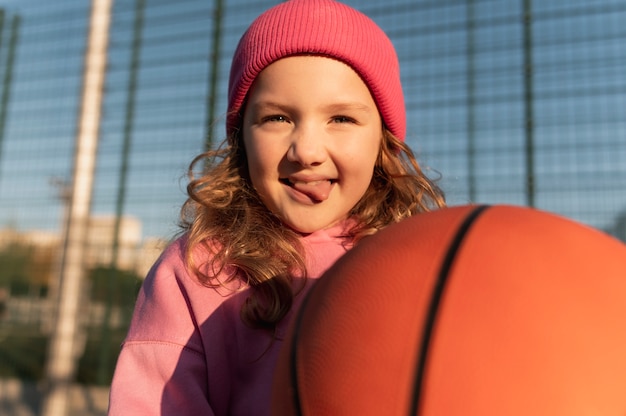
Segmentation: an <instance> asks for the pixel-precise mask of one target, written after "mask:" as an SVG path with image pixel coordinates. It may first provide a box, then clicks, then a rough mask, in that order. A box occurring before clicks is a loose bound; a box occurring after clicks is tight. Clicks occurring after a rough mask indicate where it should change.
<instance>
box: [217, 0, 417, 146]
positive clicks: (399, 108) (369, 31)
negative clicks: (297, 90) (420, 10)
mask: <svg viewBox="0 0 626 416" xmlns="http://www.w3.org/2000/svg"><path fill="white" fill-rule="evenodd" d="M299 54H319V55H325V56H329V57H332V58H335V59H338V60H340V61H342V62H344V63H346V64H348V65H349V66H351V67H352V68H353V69H354V70H355V71H356V72H357V73H358V74H359V75H360V76H361V78H362V79H363V81H364V82H365V84H366V85H367V86H368V87H369V89H370V92H371V94H372V97H374V101H376V104H377V106H378V110H379V112H380V114H381V116H382V119H383V123H384V125H385V127H387V129H388V130H389V131H391V133H392V134H393V135H394V136H396V137H397V138H399V139H400V140H404V136H405V133H406V113H405V108H404V97H403V94H402V85H401V83H400V68H399V64H398V57H397V56H396V51H395V49H394V47H393V45H392V43H391V41H390V40H389V38H388V37H387V35H386V34H385V33H384V32H383V31H382V29H381V28H380V27H378V26H377V25H376V23H374V21H372V20H371V19H370V18H369V17H367V16H365V15H364V14H363V13H361V12H359V11H357V10H355V9H353V8H351V7H349V6H347V5H345V4H342V3H339V2H337V1H334V0H290V1H287V2H284V3H281V4H279V5H277V6H274V7H272V8H271V9H269V10H267V11H266V12H265V13H263V14H261V15H260V16H259V17H257V18H256V20H255V21H254V22H252V24H251V25H250V27H249V28H248V30H247V31H246V33H244V35H243V36H242V38H241V40H240V41H239V45H238V46H237V49H236V50H235V54H234V57H233V62H232V66H231V70H230V81H229V84H228V116H227V121H226V131H227V133H228V134H230V133H232V132H233V131H235V130H236V129H237V128H238V127H239V125H240V121H241V114H240V113H241V109H242V105H243V104H244V101H245V99H246V95H247V93H248V90H249V89H250V86H251V85H252V83H253V82H254V80H255V78H256V77H257V75H259V73H260V72H261V71H262V70H263V69H264V68H265V67H267V66H268V65H270V64H271V63H272V62H275V61H277V60H279V59H281V58H284V57H287V56H291V55H299Z"/></svg>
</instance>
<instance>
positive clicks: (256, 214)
mask: <svg viewBox="0 0 626 416" xmlns="http://www.w3.org/2000/svg"><path fill="white" fill-rule="evenodd" d="M382 135H383V140H382V142H381V143H382V144H381V148H380V151H379V154H378V158H377V161H376V164H375V167H374V174H373V177H372V181H371V183H370V186H369V188H368V189H367V191H366V192H365V194H364V195H363V197H362V198H361V199H360V201H359V202H358V203H357V204H356V205H355V206H354V207H353V208H352V210H351V212H350V214H349V215H350V218H352V219H354V220H355V222H354V223H355V225H354V226H353V227H352V228H351V229H350V230H348V232H347V235H345V236H344V237H345V239H346V241H347V242H348V241H349V242H353V243H357V242H358V241H359V240H360V239H362V238H364V237H366V236H368V235H371V234H374V233H376V231H378V230H380V229H382V228H384V227H385V226H387V225H389V224H391V223H395V222H399V221H401V220H403V219H405V218H408V217H410V216H411V215H415V214H418V213H420V212H426V211H431V210H433V209H437V208H441V207H444V206H445V198H444V194H443V192H442V191H441V190H440V189H439V187H438V186H437V185H436V184H435V183H434V181H433V180H431V179H429V178H428V177H427V176H426V175H425V174H424V173H423V171H422V169H421V168H420V166H419V165H418V163H417V161H416V159H415V156H414V155H413V152H412V151H411V149H410V148H409V147H408V146H407V145H406V144H405V143H404V142H402V141H400V140H398V139H397V138H396V137H394V136H393V135H392V134H391V133H390V132H389V131H388V130H386V129H384V130H383V132H382ZM239 136H240V135H239V134H237V133H234V134H232V135H231V136H230V137H229V138H228V139H227V140H226V141H225V142H224V143H223V144H222V145H221V146H220V147H219V148H218V149H216V150H210V151H207V152H205V153H202V154H200V155H198V156H197V157H196V158H195V159H194V160H193V161H192V162H191V164H190V166H189V179H190V181H189V184H188V186H187V193H188V195H189V197H188V199H187V201H186V202H185V204H184V205H183V207H182V209H181V227H182V228H183V230H185V231H186V233H187V235H188V243H187V247H186V258H185V260H186V262H187V265H188V267H189V268H190V270H191V271H192V272H193V273H194V274H195V275H196V276H197V277H198V279H199V280H200V282H201V283H202V284H203V285H205V286H208V287H218V286H220V285H223V284H224V283H225V282H224V281H223V280H220V281H218V275H220V274H221V273H222V272H223V271H224V270H225V268H228V269H229V270H236V271H237V272H236V273H230V274H229V276H230V277H229V278H228V279H229V280H233V279H242V280H243V281H244V283H245V284H247V285H248V286H249V287H250V288H251V294H250V296H249V297H248V299H247V301H246V302H245V303H244V305H243V307H242V310H241V317H242V319H243V321H244V322H245V323H246V324H247V325H249V326H251V327H253V328H265V329H270V330H273V329H274V328H275V327H276V325H277V324H278V322H279V321H280V320H281V319H282V318H283V317H284V316H285V315H286V314H287V312H289V310H290V308H291V305H292V303H293V298H294V296H295V294H296V293H297V288H294V287H293V276H302V277H305V278H306V268H305V260H304V251H303V248H302V245H301V243H300V237H301V236H300V235H299V234H298V233H297V232H295V231H293V230H291V229H290V228H289V227H285V226H284V225H283V224H282V223H281V221H280V220H279V219H278V218H277V217H276V216H275V215H274V214H273V213H271V212H270V211H269V210H268V209H267V208H266V207H265V205H264V204H263V203H262V202H261V200H260V198H259V196H258V195H257V193H256V191H255V190H254V189H253V187H252V185H251V181H250V176H249V172H248V167H247V159H246V154H245V149H244V146H243V141H242V139H241V137H239ZM200 164H202V166H200V167H201V172H200V174H199V175H198V174H196V171H197V170H198V167H199V165H200ZM199 245H202V246H204V247H205V248H206V249H208V250H211V252H212V256H211V257H210V259H209V260H208V262H209V263H208V264H207V263H205V264H197V262H196V261H195V260H196V259H194V256H193V252H194V250H195V249H196V248H197V247H198V246H199ZM209 271H210V272H209Z"/></svg>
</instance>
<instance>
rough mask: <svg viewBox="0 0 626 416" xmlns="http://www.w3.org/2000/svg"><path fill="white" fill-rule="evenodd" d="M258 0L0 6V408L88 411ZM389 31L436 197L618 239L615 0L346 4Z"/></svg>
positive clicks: (621, 129) (622, 46)
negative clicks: (503, 207) (527, 212)
mask: <svg viewBox="0 0 626 416" xmlns="http://www.w3.org/2000/svg"><path fill="white" fill-rule="evenodd" d="M276 3H278V2H277V1H270V0H177V1H169V0H115V1H113V0H93V1H91V0H90V1H88V0H55V1H48V0H0V414H7V415H9V414H10V415H35V414H44V415H47V416H53V415H54V416H56V415H59V416H61V415H74V414H76V415H79V414H80V415H102V414H105V411H106V404H107V403H106V400H107V394H108V388H107V386H108V384H109V383H110V380H111V374H112V370H113V367H114V365H115V360H116V357H117V353H118V351H119V345H120V343H121V341H122V339H123V336H124V334H125V332H126V330H127V328H128V324H129V317H130V314H131V312H132V306H133V302H134V299H135V296H136V293H137V290H138V288H139V285H140V283H141V280H142V279H143V277H144V275H145V274H146V272H147V270H148V269H149V267H150V266H151V264H152V263H153V262H154V260H155V259H156V257H157V256H158V255H159V253H160V251H161V250H162V248H163V247H164V245H165V244H166V243H167V241H168V240H170V239H172V238H173V237H175V235H176V233H177V232H178V228H177V221H178V211H179V208H180V206H181V204H182V203H183V202H184V200H185V186H186V177H185V175H186V170H187V167H188V165H189V163H190V161H191V159H192V158H193V157H194V156H195V155H197V154H198V153H200V152H202V151H203V150H204V149H206V148H208V147H212V146H215V145H217V144H219V143H220V142H221V140H222V139H223V137H224V112H225V107H226V104H225V99H226V88H227V79H228V71H229V64H230V58H231V56H232V52H233V49H234V48H235V46H236V42H237V40H238V39H239V37H240V36H241V34H242V33H243V31H244V30H245V28H246V27H247V25H248V24H249V23H250V22H251V21H252V20H253V19H254V17H256V16H257V15H258V14H259V13H260V12H262V11H263V10H265V9H267V8H268V7H270V6H272V5H274V4H276ZM346 3H348V4H350V5H352V6H354V7H355V8H357V9H359V10H361V11H363V12H365V13H366V14H367V15H369V16H370V17H372V18H373V19H374V20H375V21H376V22H377V23H378V24H379V25H380V26H381V27H382V28H383V29H384V30H385V31H386V32H387V33H388V35H389V36H390V37H391V39H392V40H393V42H394V44H395V45H396V48H397V52H398V55H399V58H400V61H401V68H402V77H403V86H404V91H405V95H406V105H407V112H408V137H407V141H408V143H409V144H410V145H411V147H412V148H413V149H414V151H415V152H416V154H417V157H418V160H419V161H420V163H421V164H422V166H423V167H424V168H425V169H426V171H427V172H428V174H429V175H430V176H431V177H432V178H435V179H438V180H439V184H440V186H441V187H442V188H443V189H444V190H445V191H446V194H447V198H448V202H449V203H450V204H452V205H458V204H466V203H469V202H477V203H491V204H515V205H525V206H532V207H536V208H539V209H543V210H547V211H551V212H554V213H557V214H561V215H564V216H566V217H569V218H571V219H574V220H576V221H580V222H582V223H585V224H588V225H589V226H591V227H594V228H597V229H599V230H601V231H603V232H606V233H609V234H612V235H614V236H615V237H617V238H619V239H621V240H626V113H625V108H626V77H625V76H624V74H626V2H624V1H623V0H543V1H536V0H535V1H532V0H367V1H365V0H347V1H346Z"/></svg>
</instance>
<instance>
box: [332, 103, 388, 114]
mask: <svg viewBox="0 0 626 416" xmlns="http://www.w3.org/2000/svg"><path fill="white" fill-rule="evenodd" d="M325 109H326V110H327V111H329V112H333V113H334V112H342V111H364V112H368V113H371V112H372V111H378V110H377V109H376V108H372V107H371V106H369V105H367V104H363V103H360V102H357V101H354V102H345V103H333V104H330V105H328V106H326V107H325Z"/></svg>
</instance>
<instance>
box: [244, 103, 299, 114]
mask: <svg viewBox="0 0 626 416" xmlns="http://www.w3.org/2000/svg"><path fill="white" fill-rule="evenodd" d="M251 107H252V109H253V110H254V111H255V112H258V111H260V110H266V111H267V110H269V111H282V112H287V111H289V110H290V109H291V107H290V106H289V105H285V104H279V103H277V102H274V101H258V102H255V103H252V105H251Z"/></svg>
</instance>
